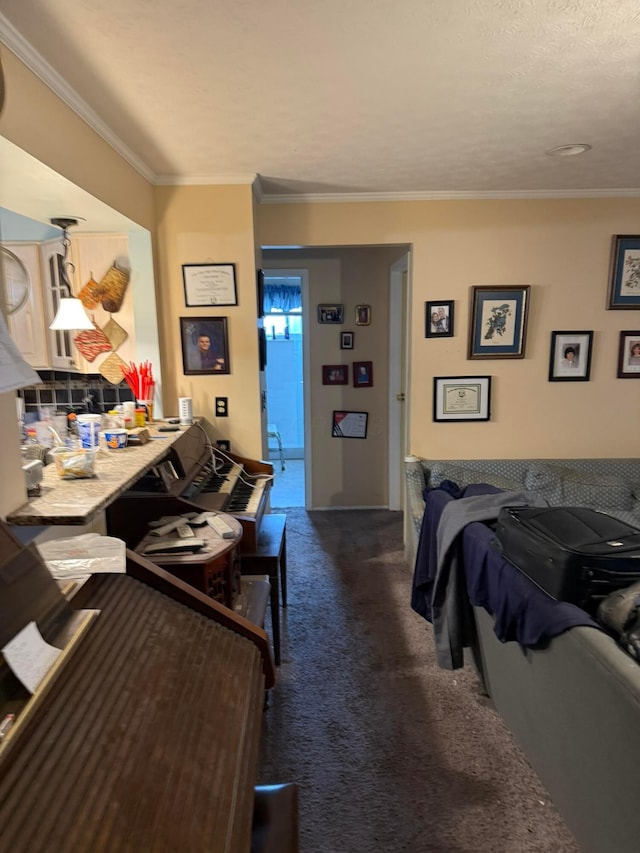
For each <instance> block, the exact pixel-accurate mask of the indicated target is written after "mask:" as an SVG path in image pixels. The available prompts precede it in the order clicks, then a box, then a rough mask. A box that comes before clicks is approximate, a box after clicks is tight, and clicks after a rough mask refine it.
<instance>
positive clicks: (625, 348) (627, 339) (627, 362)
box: [618, 332, 640, 379]
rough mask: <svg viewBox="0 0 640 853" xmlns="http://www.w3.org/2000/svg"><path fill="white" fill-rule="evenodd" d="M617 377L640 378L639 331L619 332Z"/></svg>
mask: <svg viewBox="0 0 640 853" xmlns="http://www.w3.org/2000/svg"><path fill="white" fill-rule="evenodd" d="M618 379H640V332H620V344H619V346H618Z"/></svg>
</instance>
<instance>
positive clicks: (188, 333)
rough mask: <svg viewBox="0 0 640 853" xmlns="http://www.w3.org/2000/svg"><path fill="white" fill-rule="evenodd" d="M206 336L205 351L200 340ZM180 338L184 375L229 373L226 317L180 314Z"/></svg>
mask: <svg viewBox="0 0 640 853" xmlns="http://www.w3.org/2000/svg"><path fill="white" fill-rule="evenodd" d="M207 337H208V338H209V343H210V348H209V350H207V351H205V350H204V349H203V348H202V347H201V345H200V339H201V338H207ZM180 340H181V343H182V369H183V372H184V374H185V376H198V375H204V376H206V375H208V374H221V375H222V374H226V373H231V368H230V364H229V338H228V333H227V318H226V317H180ZM205 352H206V354H203V353H205Z"/></svg>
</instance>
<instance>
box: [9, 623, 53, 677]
mask: <svg viewBox="0 0 640 853" xmlns="http://www.w3.org/2000/svg"><path fill="white" fill-rule="evenodd" d="M2 654H3V655H4V659H5V660H6V662H7V663H8V664H9V666H10V667H11V669H12V670H13V673H14V674H15V675H16V676H17V677H18V678H19V679H20V681H21V682H22V683H23V684H24V686H25V687H26V688H27V690H29V691H30V692H31V693H35V691H36V688H37V687H38V685H39V684H40V682H41V681H42V679H43V678H44V677H45V675H46V674H47V673H48V672H49V670H50V669H51V667H52V666H53V664H54V663H55V662H56V660H57V658H58V657H59V655H61V654H62V652H61V650H60V649H56V647H55V646H51V645H49V643H47V642H45V640H44V639H43V637H42V634H41V633H40V631H39V630H38V626H37V625H36V623H35V622H29V624H28V625H25V627H24V628H23V629H22V631H19V632H18V633H17V634H16V635H15V637H14V638H13V639H12V640H9V642H8V643H7V645H6V646H5V647H4V648H3V649H2Z"/></svg>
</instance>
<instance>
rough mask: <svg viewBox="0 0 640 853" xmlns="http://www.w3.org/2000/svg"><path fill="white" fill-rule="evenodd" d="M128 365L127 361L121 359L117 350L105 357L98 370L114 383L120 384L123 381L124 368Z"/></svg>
mask: <svg viewBox="0 0 640 853" xmlns="http://www.w3.org/2000/svg"><path fill="white" fill-rule="evenodd" d="M126 366H127V363H126V361H124V360H123V359H121V358H120V356H119V355H118V353H117V352H112V353H111V355H108V356H107V357H106V358H105V360H104V361H103V362H102V364H101V365H100V367H99V368H98V370H99V371H100V374H101V375H102V376H104V378H105V379H107V380H108V381H109V382H111V384H112V385H119V384H120V383H121V382H122V368H123V367H126Z"/></svg>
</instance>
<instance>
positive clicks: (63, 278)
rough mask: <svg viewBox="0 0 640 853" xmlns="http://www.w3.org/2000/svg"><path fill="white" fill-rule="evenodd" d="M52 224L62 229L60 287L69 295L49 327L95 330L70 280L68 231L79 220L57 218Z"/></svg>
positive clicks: (63, 297)
mask: <svg viewBox="0 0 640 853" xmlns="http://www.w3.org/2000/svg"><path fill="white" fill-rule="evenodd" d="M51 224H52V225H55V226H57V227H58V228H62V245H63V247H64V257H63V259H62V264H61V267H60V287H61V289H62V290H65V289H66V292H67V295H66V296H61V297H60V302H59V304H58V310H57V312H56V316H55V317H54V318H53V323H51V325H50V326H49V328H50V329H53V330H54V331H70V330H71V329H93V328H95V327H94V325H93V323H92V322H91V320H90V318H89V316H88V314H87V312H86V311H85V310H84V305H83V304H82V302H81V301H80V300H79V299H76V298H74V296H73V294H72V292H71V281H70V280H69V273H68V268H69V267H71V269H72V270H73V269H74V266H73V264H72V263H71V261H70V260H69V246H70V245H71V241H70V240H69V235H68V233H67V232H68V229H69V228H70V227H71V226H72V225H77V224H78V220H77V219H71V218H69V217H66V216H65V217H57V218H56V219H52V220H51Z"/></svg>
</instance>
